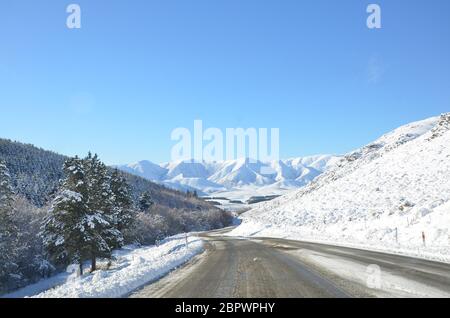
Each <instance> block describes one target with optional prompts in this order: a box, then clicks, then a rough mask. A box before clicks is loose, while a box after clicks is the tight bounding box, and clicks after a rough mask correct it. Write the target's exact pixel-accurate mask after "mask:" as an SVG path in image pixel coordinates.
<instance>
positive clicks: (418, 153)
mask: <svg viewBox="0 0 450 318" xmlns="http://www.w3.org/2000/svg"><path fill="white" fill-rule="evenodd" d="M449 127H450V113H448V114H444V115H442V116H440V117H434V118H430V119H426V120H423V121H419V122H415V123H411V124H408V125H405V126H402V127H400V128H398V129H396V130H394V131H392V132H390V133H388V134H386V135H384V136H382V137H381V138H379V139H378V140H376V141H374V142H373V143H371V144H369V145H367V146H365V147H363V148H360V149H358V150H356V151H354V152H352V153H349V154H348V155H346V156H345V157H343V158H341V160H340V161H339V162H338V163H337V164H336V165H335V166H334V167H332V168H330V169H329V170H328V171H327V172H325V173H323V174H322V175H321V176H319V177H318V178H317V179H315V180H314V181H313V182H312V183H311V184H309V185H307V186H306V187H303V188H301V189H299V190H297V191H293V192H291V193H289V194H287V195H286V196H284V197H280V198H278V199H275V200H273V201H270V202H265V203H261V204H259V205H258V206H257V207H256V208H254V209H253V210H251V211H249V212H247V213H245V214H244V218H243V223H242V225H241V226H239V227H238V228H237V229H235V230H234V231H233V233H232V234H233V235H242V236H251V235H257V236H281V237H291V238H296V239H301V240H311V241H327V242H332V243H334V244H350V245H357V246H365V247H368V246H370V247H372V248H378V249H383V250H390V251H396V252H408V253H410V254H411V253H412V254H416V255H417V254H420V255H422V256H433V257H440V259H442V260H447V261H450V130H449V129H450V128H449ZM423 235H424V238H425V239H423Z"/></svg>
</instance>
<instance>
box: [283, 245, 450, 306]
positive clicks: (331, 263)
mask: <svg viewBox="0 0 450 318" xmlns="http://www.w3.org/2000/svg"><path fill="white" fill-rule="evenodd" d="M291 254H293V255H296V256H298V257H301V258H305V259H306V260H307V261H309V262H312V263H315V264H317V265H319V266H320V267H322V268H326V269H327V270H328V271H330V272H333V273H335V274H337V275H338V276H339V277H342V278H345V279H348V280H350V281H354V282H356V283H358V284H360V285H361V286H366V287H367V288H368V289H369V290H368V291H369V292H370V294H372V295H374V296H377V297H415V298H416V297H433V298H443V297H445V298H448V297H449V296H450V295H449V294H448V293H447V292H445V291H443V290H440V289H438V288H434V287H432V286H429V285H426V284H423V283H420V282H416V281H412V280H409V279H407V278H404V277H401V276H399V275H398V274H396V273H391V272H389V271H388V270H386V269H381V268H380V267H377V266H376V265H374V264H372V265H371V266H366V264H361V263H358V262H355V261H349V260H345V259H343V258H331V257H329V255H326V254H322V253H320V252H317V251H311V250H305V249H303V250H302V251H301V252H300V253H299V252H298V251H295V252H291ZM376 275H377V276H376Z"/></svg>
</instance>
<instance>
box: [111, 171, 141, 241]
mask: <svg viewBox="0 0 450 318" xmlns="http://www.w3.org/2000/svg"><path fill="white" fill-rule="evenodd" d="M111 191H112V192H113V194H114V208H113V210H114V221H115V222H114V223H115V226H116V228H117V229H118V230H119V231H121V232H122V231H123V230H124V229H127V228H130V227H131V225H132V223H133V222H134V219H135V217H136V215H135V213H134V210H133V202H132V199H131V195H130V187H129V186H128V183H127V181H126V180H125V178H124V177H122V175H121V174H120V173H119V171H118V170H117V169H115V170H114V171H113V173H112V175H111Z"/></svg>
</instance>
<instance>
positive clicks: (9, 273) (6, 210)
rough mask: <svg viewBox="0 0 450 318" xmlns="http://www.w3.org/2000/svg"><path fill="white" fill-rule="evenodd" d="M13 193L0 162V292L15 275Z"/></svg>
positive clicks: (15, 235)
mask: <svg viewBox="0 0 450 318" xmlns="http://www.w3.org/2000/svg"><path fill="white" fill-rule="evenodd" d="M13 200H14V192H13V189H12V186H11V177H10V175H9V171H8V168H7V167H6V164H5V163H4V162H0V291H1V290H2V289H4V288H5V289H6V288H7V287H8V285H9V284H10V282H11V280H12V278H13V277H14V276H15V275H17V274H18V273H16V271H17V264H16V263H15V259H16V257H17V228H16V227H15V225H14V223H13V221H12V216H11V215H12V209H13V208H12V204H13Z"/></svg>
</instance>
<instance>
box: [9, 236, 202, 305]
mask: <svg viewBox="0 0 450 318" xmlns="http://www.w3.org/2000/svg"><path fill="white" fill-rule="evenodd" d="M202 251H203V242H202V240H201V239H199V238H197V237H190V236H189V237H188V244H187V246H186V239H185V237H184V235H177V236H173V237H171V238H168V239H166V240H164V241H163V242H162V243H161V245H159V246H150V247H142V248H135V247H133V246H128V247H124V248H122V249H120V250H117V251H115V253H114V261H113V262H112V264H111V266H110V267H109V268H108V269H100V270H97V271H95V272H94V273H93V274H86V275H83V276H82V277H76V274H68V273H61V274H59V275H56V276H54V277H51V278H49V279H45V280H42V281H40V282H38V283H36V284H33V285H30V286H27V287H25V288H23V289H21V290H18V291H16V292H14V293H11V294H9V295H6V296H5V297H10V298H18V297H42V298H47V297H49V298H80V297H82V298H87V297H122V296H125V295H127V294H128V293H130V292H132V291H133V290H135V289H137V288H139V287H141V286H142V285H145V284H147V283H149V282H152V281H154V280H156V279H158V278H161V277H162V276H164V275H166V274H167V273H168V272H170V271H171V270H173V269H174V268H176V267H178V266H180V265H182V264H184V263H185V262H186V261H188V260H189V259H190V258H192V257H193V256H195V255H197V254H199V253H200V252H202Z"/></svg>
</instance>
